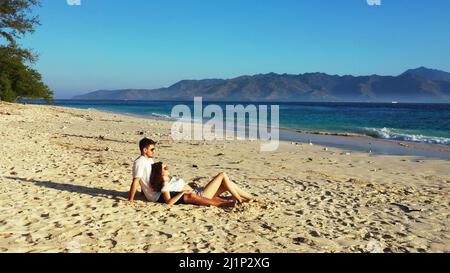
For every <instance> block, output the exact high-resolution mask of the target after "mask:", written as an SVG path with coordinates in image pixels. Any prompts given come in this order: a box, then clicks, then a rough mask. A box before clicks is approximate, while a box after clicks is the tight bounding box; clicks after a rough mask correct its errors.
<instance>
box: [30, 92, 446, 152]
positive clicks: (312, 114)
mask: <svg viewBox="0 0 450 273" xmlns="http://www.w3.org/2000/svg"><path fill="white" fill-rule="evenodd" d="M22 102H24V103H33V104H44V103H45V102H43V101H40V100H37V101H22ZM180 104H182V105H186V106H188V107H189V108H190V109H191V111H192V113H193V109H194V102H193V101H133V100H126V101H114V100H55V101H54V105H56V106H63V107H71V108H81V109H97V110H101V111H108V112H115V113H120V114H127V115H134V116H140V117H146V118H154V119H166V120H173V118H172V117H171V112H172V109H173V107H174V106H176V105H180ZM212 104H214V105H218V106H221V107H222V109H224V111H225V109H226V106H227V105H243V106H244V107H245V106H248V105H250V104H252V105H255V106H257V107H258V106H260V105H267V106H268V107H269V109H270V107H271V106H273V105H278V106H279V123H280V128H282V129H285V130H286V132H285V133H284V134H282V135H284V138H285V139H286V138H288V139H287V140H293V138H295V135H294V134H292V132H296V133H300V134H298V135H297V137H299V138H301V139H302V140H303V141H311V139H307V138H308V137H309V138H313V139H314V140H316V141H317V139H318V137H311V135H316V136H320V135H322V136H324V139H330V138H325V137H326V136H330V135H331V136H332V135H334V136H348V135H351V136H365V137H367V138H366V139H372V140H373V141H370V140H368V141H365V142H364V145H363V146H364V147H360V149H363V150H370V149H372V147H370V146H368V145H372V144H373V143H375V140H377V139H378V140H391V141H397V142H398V141H401V142H406V143H426V144H436V145H440V146H446V147H449V146H450V104H426V103H420V104H419V103H416V104H412V103H411V104H410V103H395V102H393V103H335V102H279V103H278V102H275V103H274V102H270V104H269V103H267V102H261V103H258V102H238V101H236V102H217V101H215V102H206V101H203V107H206V106H208V105H212ZM269 116H270V111H269ZM301 134H306V136H305V135H303V136H304V137H300V136H302V135H301ZM294 140H295V139H294ZM318 141H319V142H320V138H319V140H318ZM322 142H323V141H322ZM341 142H342V141H341ZM335 146H336V145H335ZM337 146H339V145H337ZM341 146H342V145H341ZM344 146H345V145H344ZM403 146H407V145H403Z"/></svg>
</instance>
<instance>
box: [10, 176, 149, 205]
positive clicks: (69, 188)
mask: <svg viewBox="0 0 450 273" xmlns="http://www.w3.org/2000/svg"><path fill="white" fill-rule="evenodd" d="M5 178H6V179H9V180H14V181H16V182H18V183H28V184H33V185H36V186H39V187H45V188H49V189H53V190H59V191H65V192H70V193H79V194H85V195H90V196H93V197H103V198H107V199H114V200H116V201H124V200H127V199H128V192H122V191H116V190H107V189H99V188H90V187H86V186H79V185H72V184H65V183H57V182H52V181H39V180H35V179H32V180H29V179H25V178H20V177H11V176H5ZM136 199H137V200H144V199H143V198H142V196H140V195H139V194H137V195H136Z"/></svg>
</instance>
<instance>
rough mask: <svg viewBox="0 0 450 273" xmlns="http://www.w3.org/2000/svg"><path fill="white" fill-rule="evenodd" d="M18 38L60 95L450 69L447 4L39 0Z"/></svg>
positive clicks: (419, 0)
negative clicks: (71, 0) (284, 76)
mask: <svg viewBox="0 0 450 273" xmlns="http://www.w3.org/2000/svg"><path fill="white" fill-rule="evenodd" d="M36 13H38V14H39V15H40V18H41V23H42V26H40V27H38V28H37V31H36V33H34V34H33V35H30V36H27V37H26V38H25V39H23V40H22V45H24V46H26V47H29V48H32V49H33V50H34V51H36V52H37V53H39V54H40V60H39V62H38V63H37V64H36V65H35V67H36V68H37V69H38V70H39V71H40V72H41V73H42V74H43V76H44V80H45V82H46V83H47V84H48V85H49V86H50V88H51V89H52V90H54V91H55V94H56V97H57V98H69V97H71V96H72V95H74V94H80V93H86V92H90V91H93V90H98V89H120V88H159V87H164V86H169V85H171V84H173V83H175V82H177V81H179V80H182V79H204V78H232V77H236V76H239V75H244V74H245V75H252V74H258V73H268V72H276V73H292V74H299V73H304V72H317V71H320V72H326V73H330V74H340V75H343V74H354V75H363V74H381V75H397V74H400V73H402V72H403V71H404V70H406V69H409V68H415V67H418V66H422V65H423V66H427V67H432V68H437V69H443V70H446V71H450V62H449V60H450V50H449V48H450V16H448V14H450V1H448V0H433V1H426V0H381V6H369V5H368V4H367V1H366V0H314V1H313V0H309V1H306V0H81V6H69V5H68V4H67V1H66V0H42V7H41V8H38V9H37V10H36Z"/></svg>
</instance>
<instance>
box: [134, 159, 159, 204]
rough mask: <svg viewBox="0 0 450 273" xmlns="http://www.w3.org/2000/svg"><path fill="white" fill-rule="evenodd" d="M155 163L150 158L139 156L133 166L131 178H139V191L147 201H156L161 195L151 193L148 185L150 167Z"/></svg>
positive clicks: (151, 190)
mask: <svg viewBox="0 0 450 273" xmlns="http://www.w3.org/2000/svg"><path fill="white" fill-rule="evenodd" d="M154 163H155V162H154V161H153V159H151V158H146V157H145V156H140V157H139V158H138V159H136V160H135V161H134V164H133V178H134V179H135V178H140V179H141V180H140V182H139V183H140V185H141V189H142V191H143V192H144V195H145V197H146V198H147V200H148V201H151V202H156V201H158V199H159V197H160V196H161V193H159V192H155V191H153V189H152V187H151V185H150V175H151V174H152V165H153V164H154Z"/></svg>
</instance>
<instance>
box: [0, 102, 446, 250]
mask: <svg viewBox="0 0 450 273" xmlns="http://www.w3.org/2000/svg"><path fill="white" fill-rule="evenodd" d="M170 127H171V124H170V123H169V122H165V121H157V120H150V119H143V118H137V117H130V116H124V115H118V114H114V113H104V112H100V111H95V110H78V109H69V108H61V107H54V106H37V105H19V104H6V103H1V104H0V143H1V150H0V210H1V212H0V252H102V253H103V252H150V253H155V252H157V253H159V252H177V253H178V252H183V253H184V252H188V253H197V252H202V253H203V252H220V253H221V252H227V253H228V252H231V253H240V252H251V253H255V252H256V253H258V252H262V253H267V252H277V253H280V252H281V253H285V252H450V232H449V220H450V214H449V212H450V210H449V206H450V199H449V196H448V194H449V189H450V164H449V161H445V160H437V159H429V158H416V157H407V156H376V155H370V154H367V153H362V152H351V151H346V150H340V149H336V148H331V147H328V148H327V149H325V147H323V146H319V145H308V144H295V143H294V144H292V143H290V142H282V143H281V145H280V149H279V150H278V151H277V152H273V153H264V152H260V149H259V148H260V144H259V143H258V142H250V141H227V142H226V141H214V142H206V141H204V142H203V141H201V142H198V141H191V142H176V141H173V140H172V139H171V136H170ZM144 136H146V137H149V138H152V139H154V140H156V141H158V142H159V145H158V146H157V152H156V158H155V161H164V162H167V163H168V164H169V165H170V166H171V172H172V174H174V175H176V176H179V177H182V178H184V179H185V180H186V181H187V182H192V181H197V182H198V183H199V184H205V183H207V182H208V181H209V179H210V178H211V177H212V176H214V175H215V174H217V173H218V172H221V171H225V172H227V173H228V175H229V176H230V177H231V179H232V180H233V181H235V182H236V183H237V184H239V185H241V186H242V187H243V188H244V189H246V190H247V191H249V192H251V193H253V194H255V195H257V196H259V197H260V198H263V199H265V200H268V202H267V203H266V204H264V205H259V204H255V203H251V204H246V205H242V206H239V207H237V208H227V209H224V208H208V207H195V206H190V205H183V206H167V205H161V204H154V203H149V202H146V201H144V199H143V198H142V196H141V195H139V198H138V199H139V200H138V201H137V202H136V203H135V204H132V205H130V204H128V203H127V202H126V199H127V196H128V190H129V186H130V183H131V179H132V177H131V167H132V164H133V160H134V159H136V158H137V157H138V155H139V151H138V146H137V143H138V142H139V140H140V139H141V138H143V137H144ZM194 165H195V166H196V167H194Z"/></svg>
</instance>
